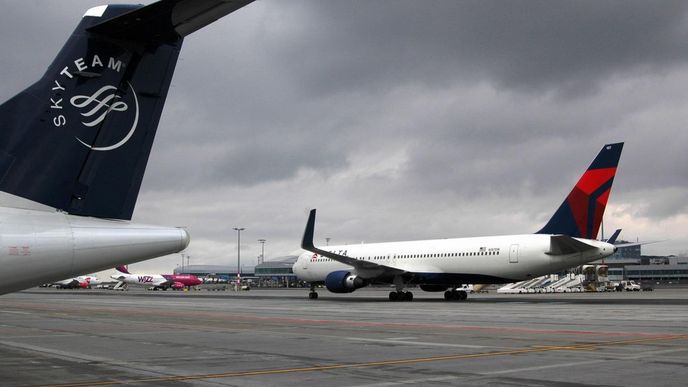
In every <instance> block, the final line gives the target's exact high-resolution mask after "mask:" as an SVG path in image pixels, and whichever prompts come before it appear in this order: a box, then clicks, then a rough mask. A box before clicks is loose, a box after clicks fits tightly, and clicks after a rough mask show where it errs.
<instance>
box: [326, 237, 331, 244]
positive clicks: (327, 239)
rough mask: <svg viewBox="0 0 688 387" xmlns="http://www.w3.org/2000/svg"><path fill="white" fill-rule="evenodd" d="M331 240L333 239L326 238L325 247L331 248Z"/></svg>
mask: <svg viewBox="0 0 688 387" xmlns="http://www.w3.org/2000/svg"><path fill="white" fill-rule="evenodd" d="M330 239H331V238H325V246H329V245H330Z"/></svg>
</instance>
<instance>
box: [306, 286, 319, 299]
mask: <svg viewBox="0 0 688 387" xmlns="http://www.w3.org/2000/svg"><path fill="white" fill-rule="evenodd" d="M308 299H309V300H317V299H318V292H316V291H315V285H313V284H311V292H310V293H308Z"/></svg>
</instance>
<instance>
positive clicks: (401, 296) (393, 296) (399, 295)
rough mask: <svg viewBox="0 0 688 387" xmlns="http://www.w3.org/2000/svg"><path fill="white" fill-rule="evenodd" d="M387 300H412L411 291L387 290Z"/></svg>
mask: <svg viewBox="0 0 688 387" xmlns="http://www.w3.org/2000/svg"><path fill="white" fill-rule="evenodd" d="M389 300H390V301H412V300H413V293H411V292H404V291H400V292H389Z"/></svg>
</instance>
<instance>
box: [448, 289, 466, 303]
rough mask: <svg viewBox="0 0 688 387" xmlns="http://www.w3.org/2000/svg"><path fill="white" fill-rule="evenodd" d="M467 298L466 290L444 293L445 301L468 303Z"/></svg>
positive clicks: (453, 290)
mask: <svg viewBox="0 0 688 387" xmlns="http://www.w3.org/2000/svg"><path fill="white" fill-rule="evenodd" d="M467 298H468V293H466V292H465V291H464V290H457V289H452V290H447V291H446V292H444V299H445V300H447V301H466V299H467Z"/></svg>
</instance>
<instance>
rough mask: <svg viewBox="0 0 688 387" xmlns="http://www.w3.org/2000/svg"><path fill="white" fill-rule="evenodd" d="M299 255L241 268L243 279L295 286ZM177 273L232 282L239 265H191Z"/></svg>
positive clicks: (262, 284) (267, 285)
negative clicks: (293, 267)
mask: <svg viewBox="0 0 688 387" xmlns="http://www.w3.org/2000/svg"><path fill="white" fill-rule="evenodd" d="M297 258H298V256H296V255H287V256H283V257H277V258H274V259H271V260H270V261H267V262H263V263H261V264H258V265H256V266H255V267H254V266H249V267H245V266H243V265H242V268H241V280H242V282H244V283H249V284H251V285H252V286H259V287H295V286H297V282H298V280H297V279H296V275H295V274H294V271H293V270H292V266H294V263H295V262H296V259H297ZM174 273H175V274H193V275H195V276H197V277H199V278H203V279H207V280H209V282H213V280H214V282H220V283H223V282H228V281H229V282H231V281H235V280H236V278H237V266H236V265H234V266H231V265H226V266H225V265H190V266H184V267H177V268H176V269H174Z"/></svg>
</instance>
